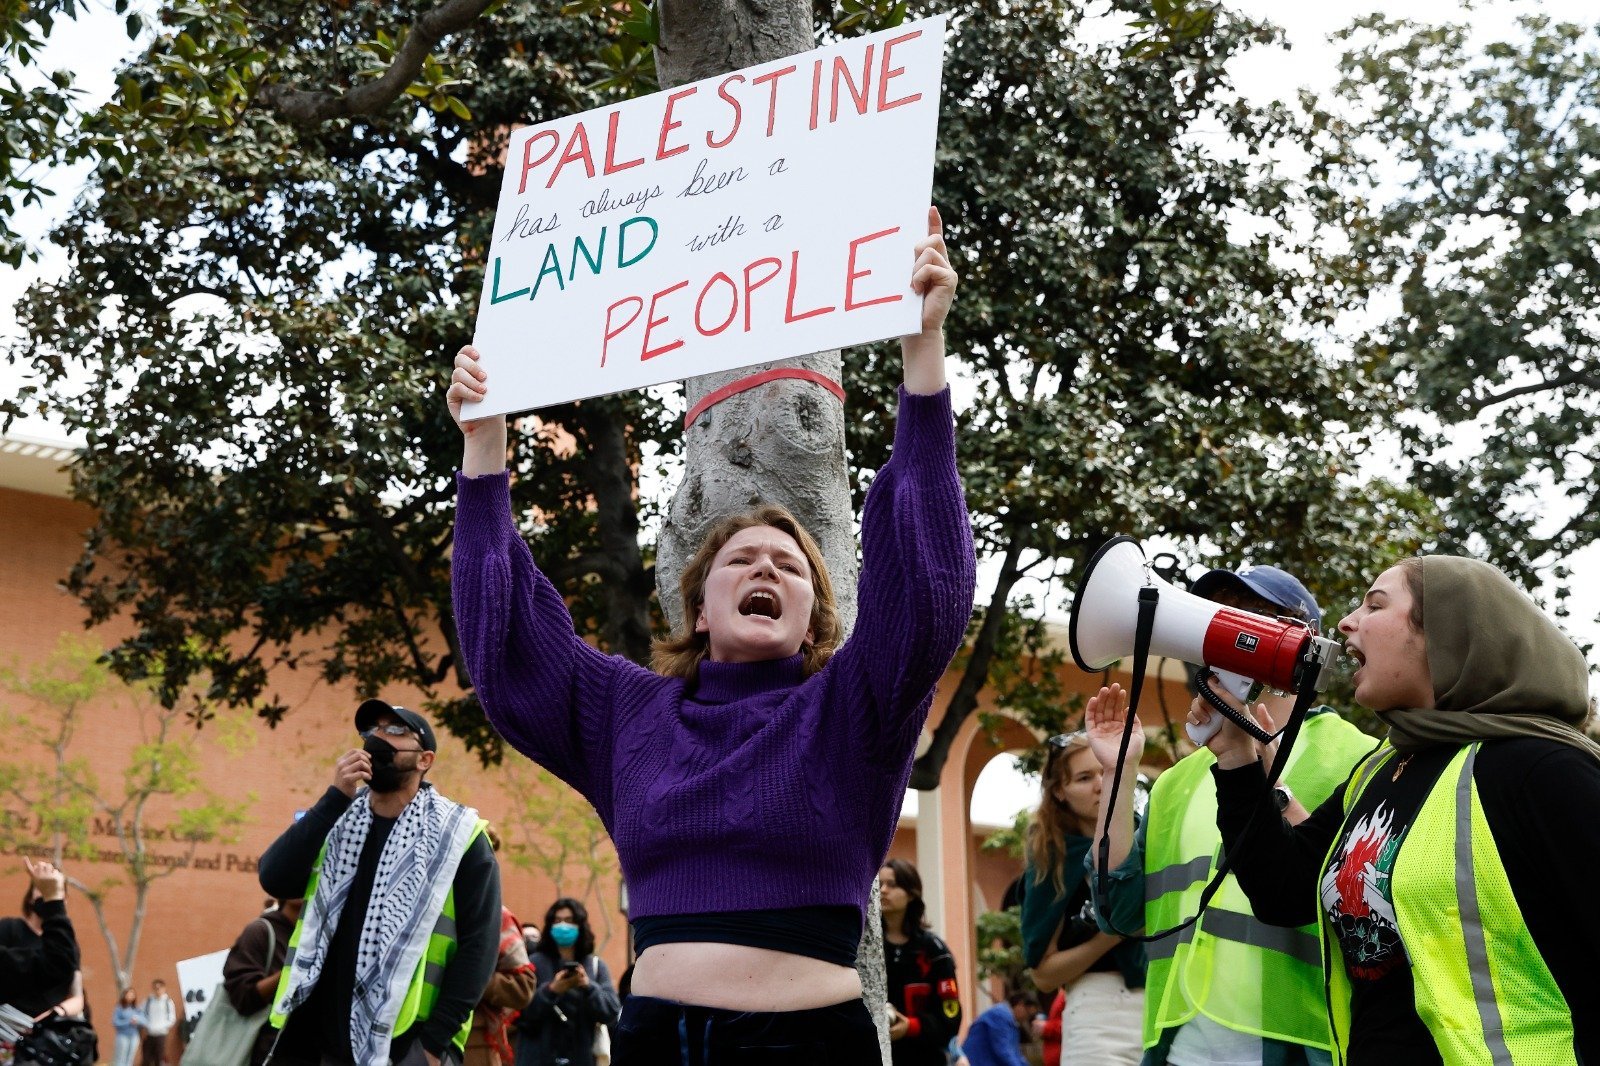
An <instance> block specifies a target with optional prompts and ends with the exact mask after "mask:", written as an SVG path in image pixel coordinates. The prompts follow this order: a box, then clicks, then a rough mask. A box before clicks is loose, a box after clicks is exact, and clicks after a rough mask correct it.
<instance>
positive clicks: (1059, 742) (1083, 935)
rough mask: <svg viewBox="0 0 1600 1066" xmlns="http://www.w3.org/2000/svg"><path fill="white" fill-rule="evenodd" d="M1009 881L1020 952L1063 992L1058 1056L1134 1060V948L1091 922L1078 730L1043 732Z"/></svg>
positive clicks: (1141, 969) (1095, 798)
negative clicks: (1038, 769) (1023, 854)
mask: <svg viewBox="0 0 1600 1066" xmlns="http://www.w3.org/2000/svg"><path fill="white" fill-rule="evenodd" d="M1046 743H1047V744H1048V745H1049V751H1048V754H1047V755H1046V756H1045V763H1044V770H1043V773H1042V780H1041V782H1040V784H1041V786H1042V787H1041V789H1040V795H1039V808H1038V810H1036V811H1035V812H1034V815H1033V819H1032V820H1031V822H1030V823H1029V825H1028V840H1027V866H1026V869H1024V871H1023V874H1022V880H1021V881H1020V882H1019V883H1018V885H1017V889H1018V899H1019V904H1020V907H1021V910H1022V957H1023V962H1024V963H1026V964H1027V966H1028V968H1029V969H1030V970H1031V971H1032V974H1033V983H1034V985H1035V986H1036V987H1037V988H1038V989H1039V991H1041V992H1046V993H1050V992H1054V991H1055V990H1056V989H1058V988H1059V989H1062V990H1063V991H1065V992H1066V1003H1065V1006H1064V1007H1063V1018H1064V1021H1063V1031H1064V1033H1065V1034H1066V1037H1065V1039H1064V1040H1063V1042H1062V1045H1061V1063H1062V1066H1080V1064H1081V1066H1089V1064H1093V1066H1108V1064H1114V1063H1120V1064H1123V1066H1134V1064H1135V1063H1137V1062H1138V1061H1139V1040H1138V1037H1137V1035H1136V1034H1137V1033H1138V1030H1139V1017H1140V1014H1141V1012H1142V1011H1143V1010H1144V982H1145V955H1144V948H1143V947H1142V946H1141V945H1140V944H1139V943H1138V941H1134V940H1125V939H1123V938H1122V937H1120V936H1115V935H1113V934H1110V933H1104V932H1101V930H1100V928H1099V926H1098V925H1097V924H1096V923H1095V918H1094V908H1093V901H1092V900H1091V898H1090V882H1089V878H1088V875H1087V870H1086V864H1085V861H1084V860H1085V856H1087V855H1088V853H1089V842H1090V839H1091V838H1092V837H1093V835H1094V831H1095V819H1096V817H1097V815H1098V812H1099V810H1100V791H1101V787H1102V781H1101V769H1100V760H1099V758H1098V757H1097V756H1096V755H1095V753H1094V750H1093V749H1092V748H1091V747H1090V746H1089V735H1088V734H1087V733H1085V732H1084V731H1082V730H1079V731H1077V732H1075V733H1064V734H1062V735H1060V736H1054V737H1051V738H1050V739H1049V740H1048V741H1046Z"/></svg>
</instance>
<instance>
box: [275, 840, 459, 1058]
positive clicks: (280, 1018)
mask: <svg viewBox="0 0 1600 1066" xmlns="http://www.w3.org/2000/svg"><path fill="white" fill-rule="evenodd" d="M488 825H489V823H488V822H486V821H484V820H483V819H482V818H480V819H478V822H477V825H476V826H474V827H473V830H472V834H471V835H470V836H469V837H467V846H466V848H465V849H463V850H462V854H463V855H465V854H466V851H468V850H470V849H471V848H472V842H473V841H474V840H476V839H478V836H479V834H481V833H482V832H483V831H484V829H485V828H487V827H488ZM327 853H328V844H327V842H326V841H324V842H323V844H322V849H321V850H320V851H318V852H317V861H316V863H315V864H314V865H313V866H312V867H311V880H310V881H308V882H306V895H305V900H306V902H305V908H304V909H303V910H302V912H301V917H300V920H299V921H297V922H295V924H294V932H293V933H292V934H290V936H289V950H288V953H287V954H286V955H285V956H284V960H283V971H282V972H281V973H280V974H279V976H278V989H277V991H276V992H274V993H273V994H272V1013H271V1014H270V1015H268V1018H269V1020H270V1021H271V1023H272V1027H273V1028H274V1029H282V1028H283V1027H284V1024H285V1023H286V1022H287V1021H288V1020H289V1016H288V1015H287V1014H282V1013H280V1012H279V1009H278V1008H279V1004H280V1003H282V1002H283V994H284V993H285V992H287V991H288V989H289V975H290V974H291V973H292V972H293V970H294V957H295V953H296V951H297V949H298V948H299V946H300V931H301V929H302V928H303V927H304V926H305V912H306V911H309V910H310V909H311V900H312V897H313V896H315V895H316V892H317V881H318V880H319V879H320V877H321V875H322V860H323V859H324V858H325V857H326V856H327ZM456 942H457V940H456V890H455V886H453V885H452V886H451V887H450V889H449V890H448V891H447V892H445V896H444V909H443V910H441V911H440V912H439V917H438V918H437V919H436V920H435V921H434V923H433V930H432V931H431V932H429V933H428V946H427V949H426V950H425V951H424V952H423V953H422V959H421V960H420V961H419V962H418V963H417V969H416V972H414V973H413V974H412V975H411V984H410V985H409V986H407V988H406V996H405V999H403V1000H401V1001H400V1015H399V1017H397V1018H396V1019H395V1021H394V1026H393V1028H391V1029H390V1030H389V1031H390V1032H391V1033H393V1034H394V1035H396V1036H398V1035H400V1034H401V1033H404V1032H405V1031H406V1030H408V1029H410V1028H411V1026H412V1025H414V1024H415V1023H417V1022H420V1021H427V1020H428V1017H429V1016H430V1015H431V1014H432V1013H433V1005H434V1004H435V1003H437V1002H438V1000H439V982H440V980H441V979H443V977H444V971H445V967H447V966H449V965H450V960H451V958H453V957H454V956H455V953H456ZM471 1029H472V1014H471V1013H470V1012H469V1013H468V1014H467V1020H466V1021H464V1022H462V1023H461V1028H460V1029H458V1030H456V1032H455V1034H454V1035H453V1036H452V1037H451V1038H450V1042H451V1043H452V1044H454V1045H455V1046H456V1050H457V1051H464V1050H465V1049H466V1046H467V1035H468V1033H469V1032H470V1031H471Z"/></svg>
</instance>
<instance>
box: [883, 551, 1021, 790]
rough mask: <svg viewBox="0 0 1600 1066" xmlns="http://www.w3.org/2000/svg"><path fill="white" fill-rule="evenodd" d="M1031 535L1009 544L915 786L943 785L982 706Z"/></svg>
mask: <svg viewBox="0 0 1600 1066" xmlns="http://www.w3.org/2000/svg"><path fill="white" fill-rule="evenodd" d="M1027 536H1028V531H1027V530H1026V529H1022V530H1018V531H1017V532H1016V534H1015V535H1014V536H1013V537H1012V538H1011V543H1010V544H1008V545H1006V553H1005V558H1004V560H1003V561H1002V562H1001V564H1000V576H999V578H998V579H997V580H996V582H995V586H994V594H993V595H991V596H990V597H989V606H988V608H987V609H985V611H984V613H983V624H982V625H980V626H979V627H978V635H977V637H976V639H974V640H973V642H972V653H971V654H970V655H969V656H968V658H967V668H966V669H965V670H963V671H962V672H961V681H960V682H959V683H958V684H957V685H956V690H955V692H954V693H952V694H951V696H950V702H949V703H948V704H946V705H945V710H944V717H943V718H941V719H940V720H939V725H938V727H937V728H935V729H934V731H933V742H932V743H931V744H929V745H928V750H927V751H925V752H923V753H922V755H921V756H919V757H918V758H917V760H916V762H914V763H912V764H911V780H910V781H909V782H907V784H908V786H909V787H911V788H914V789H918V790H922V791H925V790H927V789H934V788H938V787H939V775H940V774H941V773H942V772H943V771H944V764H945V761H946V760H947V759H949V757H950V748H951V746H952V745H953V744H954V743H955V739H956V734H957V733H959V732H960V731H961V724H962V723H963V722H965V721H966V720H967V718H968V717H969V716H970V715H971V714H972V712H973V711H974V710H976V709H977V707H978V693H979V692H981V691H982V690H983V686H984V685H986V684H988V682H989V667H990V665H991V664H992V663H993V662H994V657H995V648H996V646H997V645H998V644H999V642H1000V630H1001V627H1002V625H1003V624H1004V622H1005V616H1006V600H1007V599H1008V598H1009V597H1010V595H1011V589H1012V588H1013V587H1014V586H1015V585H1016V583H1017V561H1018V559H1019V558H1020V557H1021V555H1022V551H1023V541H1024V540H1026V539H1027Z"/></svg>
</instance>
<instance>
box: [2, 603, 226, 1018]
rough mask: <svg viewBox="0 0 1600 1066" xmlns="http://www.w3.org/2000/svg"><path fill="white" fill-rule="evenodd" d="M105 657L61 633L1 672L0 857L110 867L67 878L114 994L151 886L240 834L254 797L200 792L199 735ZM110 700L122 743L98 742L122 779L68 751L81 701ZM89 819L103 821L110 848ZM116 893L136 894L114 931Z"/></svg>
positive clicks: (127, 970)
mask: <svg viewBox="0 0 1600 1066" xmlns="http://www.w3.org/2000/svg"><path fill="white" fill-rule="evenodd" d="M102 654H103V652H102V649H101V648H100V647H99V645H97V644H95V643H94V642H93V641H92V640H90V639H89V638H86V637H75V636H72V635H67V636H64V637H62V639H61V640H60V642H59V643H58V644H57V646H56V650H55V651H54V652H53V653H52V654H51V655H50V656H49V657H48V658H47V659H45V660H44V661H43V662H41V663H39V664H37V665H36V666H34V667H33V668H31V669H28V670H25V671H19V670H15V669H8V670H5V671H3V672H0V688H4V689H5V691H6V692H7V694H8V695H9V697H10V698H9V699H7V700H6V702H5V704H0V729H3V730H4V733H5V736H6V737H7V743H8V747H9V748H10V749H11V751H12V752H14V754H13V755H10V756H8V758H7V759H6V760H5V761H4V762H0V805H3V809H0V852H9V853H12V854H16V853H20V852H24V851H26V852H29V853H39V852H41V851H42V852H43V853H46V854H48V855H49V856H50V857H51V859H52V860H53V861H54V862H55V863H56V864H57V865H58V866H62V867H63V868H64V869H67V870H68V871H69V872H70V871H72V870H73V869H74V867H75V865H76V864H81V863H85V862H91V861H92V862H99V863H104V862H107V861H111V862H115V863H116V864H117V865H118V867H119V870H118V872H117V873H116V874H113V875H110V876H108V877H105V878H102V879H101V880H99V881H98V882H90V881H86V880H84V879H83V878H82V877H72V878H70V879H69V880H70V883H71V885H72V887H73V888H74V889H76V890H77V891H78V892H79V893H81V894H82V895H83V897H84V898H86V899H87V900H88V901H89V905H90V907H92V908H93V910H94V916H95V920H96V922H97V924H98V925H99V928H100V935H101V937H102V938H103V939H104V940H105V944H106V952H107V955H108V956H109V957H110V959H111V964H112V966H113V968H114V969H115V971H116V978H117V991H118V992H119V993H120V992H121V991H123V990H124V989H126V988H128V987H129V984H130V981H131V976H132V974H133V969H134V963H135V962H136V961H137V959H138V956H139V944H140V937H141V934H142V932H143V929H144V918H145V911H146V908H147V907H148V905H149V900H150V894H151V892H152V890H153V889H154V888H155V887H156V886H157V884H158V883H159V882H160V881H161V880H162V879H163V878H165V877H168V876H170V875H171V874H172V873H173V872H174V871H176V870H179V869H182V868H183V867H185V866H187V865H189V864H190V863H191V862H193V860H194V857H195V854H196V852H197V851H198V849H199V847H200V845H201V844H205V843H227V842H231V841H232V840H234V839H236V835H237V830H238V828H239V827H240V826H242V825H243V824H245V821H246V811H247V810H248V809H249V807H250V805H251V804H252V803H253V801H254V797H247V798H245V799H243V800H242V801H240V802H229V801H228V800H226V799H224V798H222V797H220V796H217V795H215V794H213V793H211V792H210V791H209V790H207V789H205V788H203V787H202V786H201V784H200V757H201V754H202V753H201V749H200V740H199V738H198V737H196V736H195V735H194V733H193V731H192V730H189V729H186V728H184V722H183V715H182V713H181V712H180V711H178V710H176V709H173V708H168V707H163V706H162V705H161V704H160V703H159V702H158V701H156V700H155V699H153V698H152V695H151V692H150V691H149V687H148V686H144V687H139V688H124V687H123V686H121V685H120V684H119V683H118V681H117V679H116V678H115V677H114V676H112V675H111V673H110V672H109V671H108V670H107V669H106V668H105V666H104V665H103V664H102V662H101V658H102ZM108 700H111V701H117V700H126V701H128V702H130V703H131V704H132V713H131V714H130V715H129V716H128V718H127V719H126V720H127V721H128V723H129V728H128V729H126V730H123V731H120V732H119V734H118V736H119V738H121V739H119V740H112V741H109V742H108V741H107V740H106V738H104V737H99V738H97V739H96V743H97V746H99V747H102V748H103V747H106V746H107V745H108V743H109V744H110V746H112V747H120V748H121V749H122V750H121V754H122V755H123V756H124V760H123V763H122V766H121V770H120V780H118V781H104V780H102V779H101V777H100V776H99V775H97V774H96V773H95V771H94V770H93V768H91V767H90V765H89V762H88V760H87V759H86V758H85V757H84V756H82V755H81V754H78V753H77V751H78V748H77V747H75V746H74V742H75V741H78V740H79V739H81V738H80V735H79V734H80V730H82V728H83V727H84V726H85V724H86V722H85V719H84V711H85V708H86V707H87V706H89V705H90V704H96V703H103V702H105V701H108ZM80 747H81V745H80ZM97 825H100V826H105V827H109V832H110V840H111V844H110V846H109V848H108V846H107V843H106V841H105V838H104V837H97V834H96V833H95V828H96V826H97ZM174 845H175V846H176V848H177V851H176V853H174V851H173V850H172V846H174ZM77 868H78V869H81V866H77ZM124 889H126V890H129V891H131V892H132V893H133V907H132V913H131V917H130V918H129V920H128V924H127V927H126V928H125V929H117V928H114V927H113V925H112V923H111V921H110V918H109V916H108V915H107V913H106V902H107V900H108V899H109V898H110V897H111V896H112V895H113V894H115V893H118V892H119V891H121V890H124Z"/></svg>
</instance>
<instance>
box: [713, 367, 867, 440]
mask: <svg viewBox="0 0 1600 1066" xmlns="http://www.w3.org/2000/svg"><path fill="white" fill-rule="evenodd" d="M783 378H793V379H795V380H797V381H809V382H812V383H813V384H816V385H821V386H822V387H823V388H825V389H827V390H828V391H829V392H831V393H833V394H834V395H835V396H837V397H838V398H839V402H840V403H844V387H843V386H842V385H840V384H839V383H838V382H837V381H834V380H833V379H832V378H830V377H828V376H827V375H826V374H820V373H818V372H817V371H815V370H806V369H804V368H802V367H778V368H776V369H773V370H763V371H760V372H759V373H755V374H751V375H749V376H748V377H742V378H740V379H739V380H738V381H734V382H730V383H728V384H726V385H724V386H722V388H720V389H715V390H713V391H711V392H709V393H707V394H706V395H705V396H704V397H703V398H702V399H701V400H700V402H699V403H697V404H695V405H694V406H693V407H691V408H689V413H688V414H686V415H684V416H683V428H684V429H688V428H689V427H690V426H692V425H694V420H695V419H697V418H699V417H700V416H701V415H703V414H705V413H706V412H707V411H709V410H710V409H711V408H713V407H715V406H716V405H717V404H719V403H721V402H722V401H723V400H726V399H727V398H728V397H730V396H737V395H739V393H741V392H744V391H746V390H748V389H753V388H755V387H756V386H757V385H765V384H766V383H767V382H769V381H779V380H781V379H783Z"/></svg>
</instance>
